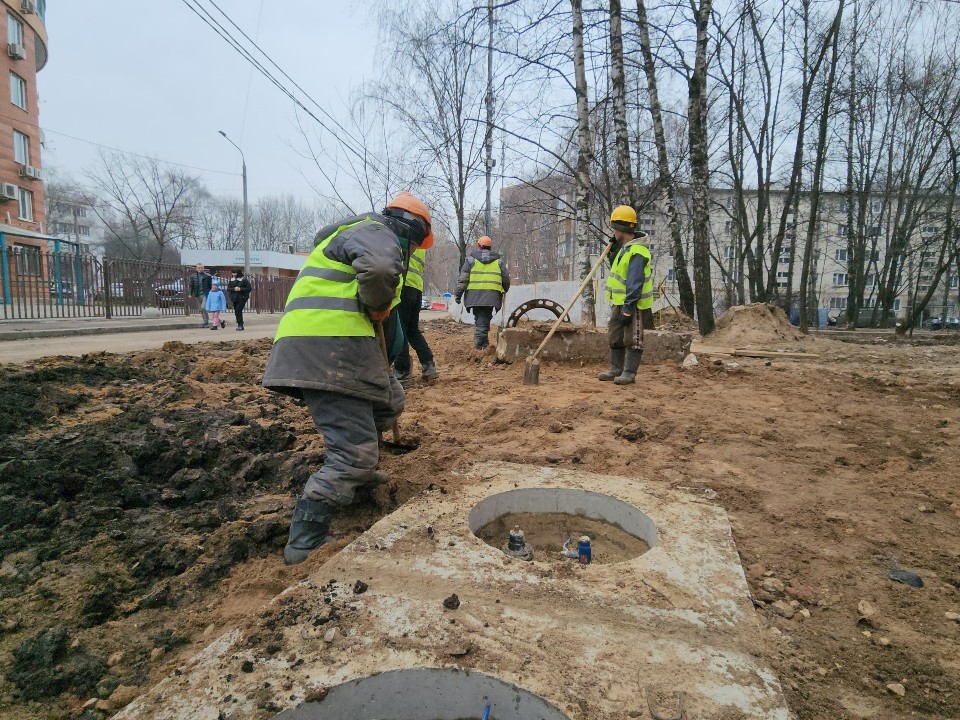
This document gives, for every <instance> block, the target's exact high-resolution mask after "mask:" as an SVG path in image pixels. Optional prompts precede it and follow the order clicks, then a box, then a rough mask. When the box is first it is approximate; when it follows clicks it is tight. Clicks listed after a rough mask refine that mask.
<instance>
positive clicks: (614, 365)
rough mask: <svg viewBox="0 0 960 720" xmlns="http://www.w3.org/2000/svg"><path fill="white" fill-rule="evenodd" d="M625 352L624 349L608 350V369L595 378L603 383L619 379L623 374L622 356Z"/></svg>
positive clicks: (613, 348)
mask: <svg viewBox="0 0 960 720" xmlns="http://www.w3.org/2000/svg"><path fill="white" fill-rule="evenodd" d="M626 351H627V350H626V348H615V347H612V348H610V369H609V370H607V371H605V372H602V373H600V374H599V375H597V377H598V378H599V379H600V380H603V381H608V380H613V379H614V378H618V377H620V373H622V372H623V355H624V353H625V352H626Z"/></svg>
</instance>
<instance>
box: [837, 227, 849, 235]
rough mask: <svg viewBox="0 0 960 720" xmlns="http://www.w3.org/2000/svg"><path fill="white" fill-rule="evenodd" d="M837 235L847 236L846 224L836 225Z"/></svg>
mask: <svg viewBox="0 0 960 720" xmlns="http://www.w3.org/2000/svg"><path fill="white" fill-rule="evenodd" d="M837 235H839V236H840V237H846V236H847V226H846V225H837Z"/></svg>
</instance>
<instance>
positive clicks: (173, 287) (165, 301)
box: [153, 280, 185, 307]
mask: <svg viewBox="0 0 960 720" xmlns="http://www.w3.org/2000/svg"><path fill="white" fill-rule="evenodd" d="M153 292H154V294H155V295H156V296H157V305H158V306H159V307H169V306H171V305H183V303H184V301H185V297H184V292H183V280H174V281H173V282H167V283H164V284H162V285H157V286H156V287H155V288H154V290H153Z"/></svg>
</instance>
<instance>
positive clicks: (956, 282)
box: [950, 275, 960, 290]
mask: <svg viewBox="0 0 960 720" xmlns="http://www.w3.org/2000/svg"><path fill="white" fill-rule="evenodd" d="M950 288H951V289H952V290H956V289H957V288H960V275H954V276H953V277H952V278H950Z"/></svg>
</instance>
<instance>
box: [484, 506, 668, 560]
mask: <svg viewBox="0 0 960 720" xmlns="http://www.w3.org/2000/svg"><path fill="white" fill-rule="evenodd" d="M514 526H519V527H520V529H521V530H523V533H524V536H525V538H526V541H527V544H528V545H532V546H533V559H534V560H536V561H540V562H556V561H557V560H559V559H560V551H561V550H562V549H563V544H564V543H565V542H566V541H567V540H568V539H570V538H572V541H571V542H570V543H569V545H568V546H567V547H568V548H569V549H570V550H573V551H574V552H576V551H577V540H578V539H579V538H580V537H581V536H582V535H586V536H587V537H589V538H590V555H591V558H592V562H595V563H618V562H624V561H625V560H632V559H633V558H635V557H639V556H640V555H643V554H644V553H645V552H647V550H649V549H650V547H649V546H648V545H647V544H646V543H645V542H644V541H643V540H641V539H640V538H638V537H634V536H633V535H631V534H630V533H628V532H626V531H625V530H623V529H621V528H619V527H617V526H616V525H611V524H609V523H605V522H602V521H600V520H591V519H589V518H584V517H579V516H577V515H568V514H566V513H507V514H506V515H501V516H500V517H498V518H497V519H496V520H494V521H493V522H491V523H487V524H486V525H484V526H483V527H482V528H480V529H479V530H478V531H477V533H476V535H477V537H478V538H480V539H481V540H483V541H484V542H485V543H487V544H488V545H492V546H493V547H495V548H499V549H503V548H504V547H505V546H506V544H507V535H508V533H509V531H510V530H511V529H512V528H513V527H514ZM571 562H576V560H572V561H571Z"/></svg>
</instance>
